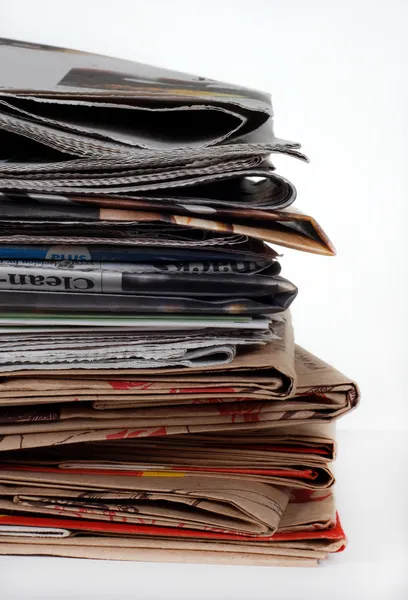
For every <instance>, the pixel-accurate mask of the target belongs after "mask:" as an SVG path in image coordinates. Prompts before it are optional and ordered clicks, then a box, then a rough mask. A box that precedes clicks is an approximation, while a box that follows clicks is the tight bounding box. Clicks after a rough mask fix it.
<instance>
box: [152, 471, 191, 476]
mask: <svg viewBox="0 0 408 600" xmlns="http://www.w3.org/2000/svg"><path fill="white" fill-rule="evenodd" d="M184 475H185V473H176V472H174V471H171V472H168V471H143V473H142V477H184Z"/></svg>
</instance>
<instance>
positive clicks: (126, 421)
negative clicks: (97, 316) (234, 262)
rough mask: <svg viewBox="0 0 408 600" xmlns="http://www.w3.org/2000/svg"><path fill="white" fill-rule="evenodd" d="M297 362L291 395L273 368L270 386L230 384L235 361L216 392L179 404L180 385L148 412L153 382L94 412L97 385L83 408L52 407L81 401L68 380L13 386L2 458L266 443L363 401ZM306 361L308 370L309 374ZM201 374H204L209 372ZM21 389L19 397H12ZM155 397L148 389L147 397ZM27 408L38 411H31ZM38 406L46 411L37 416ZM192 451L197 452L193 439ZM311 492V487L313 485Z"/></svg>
mask: <svg viewBox="0 0 408 600" xmlns="http://www.w3.org/2000/svg"><path fill="white" fill-rule="evenodd" d="M295 356H296V362H295V364H296V367H297V368H298V369H299V373H298V374H297V376H296V377H295V378H294V381H295V382H296V391H295V393H294V394H293V393H292V394H291V393H290V391H289V392H288V391H287V388H286V389H285V379H283V378H282V379H280V381H279V379H277V378H276V366H275V374H274V376H273V377H270V378H268V377H265V376H262V371H259V373H260V376H254V374H252V375H251V376H250V378H249V377H248V373H243V374H242V375H239V374H238V373H234V374H233V376H232V377H231V374H230V375H229V376H227V377H226V376H225V375H226V371H227V370H228V369H229V368H230V367H231V365H233V363H234V361H233V362H232V363H230V364H229V365H225V366H224V370H225V371H224V373H222V377H219V376H216V375H215V373H214V372H213V373H211V376H210V381H211V385H213V386H216V387H215V389H211V390H210V391H209V392H207V393H206V392H205V388H201V389H200V387H199V386H200V384H201V385H203V384H204V382H205V375H204V374H201V375H200V377H198V378H197V380H196V385H198V387H197V388H195V389H194V390H192V389H191V388H190V390H189V394H186V395H185V397H184V402H182V401H181V400H180V397H179V396H178V392H179V389H178V388H175V389H176V394H174V393H172V389H174V384H175V382H174V380H173V379H172V384H173V387H172V388H170V389H169V392H170V394H169V396H170V397H169V398H168V400H167V401H166V400H159V401H158V400H157V398H154V400H155V401H154V402H152V403H151V404H150V405H149V403H147V402H146V401H145V399H144V398H145V396H144V394H142V395H141V396H140V395H139V393H138V392H139V390H140V389H143V388H144V389H145V390H146V389H147V390H149V386H150V384H151V383H153V382H148V381H140V380H138V381H136V382H135V385H134V386H133V388H132V382H131V381H123V380H121V379H118V380H117V381H111V382H110V383H109V384H107V385H106V386H105V387H106V388H108V386H110V387H111V389H112V388H116V389H118V390H121V391H122V392H123V391H125V394H126V396H125V398H124V400H122V396H121V395H120V393H119V394H118V395H116V396H115V395H106V396H105V397H102V398H100V397H99V396H97V397H96V398H95V397H94V398H95V399H94V401H93V402H92V404H90V401H91V400H92V386H93V385H94V383H93V381H92V380H89V381H87V382H85V381H84V382H82V384H81V385H82V386H83V387H84V389H85V390H86V392H87V395H86V396H84V398H85V399H84V400H83V402H78V398H79V397H80V395H75V396H74V395H71V394H69V395H67V396H65V398H63V401H62V402H61V403H59V404H58V403H55V399H56V398H58V400H60V398H61V396H62V394H63V393H65V394H66V393H67V392H76V393H78V392H79V390H78V389H76V390H75V388H73V387H71V389H69V386H67V387H66V388H64V386H65V380H63V381H59V380H51V381H50V382H47V381H46V380H42V381H41V382H40V383H39V384H38V383H37V382H36V381H34V382H32V383H31V382H30V380H28V381H27V382H26V383H25V382H24V380H23V381H22V383H20V382H19V381H18V380H17V381H16V384H13V383H12V382H11V381H8V382H6V383H5V384H3V385H4V386H5V387H2V392H1V393H2V397H3V398H4V400H2V403H3V405H5V406H6V407H15V408H12V409H11V410H10V408H5V409H3V411H4V412H3V414H4V416H5V419H6V424H4V425H2V427H1V431H2V433H3V438H2V439H1V440H0V450H1V451H8V450H14V449H23V448H36V447H38V448H40V447H47V446H59V445H61V444H76V443H82V442H98V441H103V442H104V443H105V442H109V443H110V442H112V441H115V440H131V439H135V438H150V437H153V438H156V437H159V438H161V437H166V436H171V437H172V436H180V435H181V434H190V435H192V436H193V438H195V436H196V435H197V434H212V433H214V434H215V433H217V435H218V436H220V437H219V439H220V438H221V439H222V436H223V435H224V433H223V432H225V435H226V436H227V438H226V439H230V438H228V436H229V435H230V434H231V433H232V432H235V435H238V436H240V435H242V434H245V432H247V433H253V432H254V431H258V432H260V435H265V432H266V431H267V430H271V429H272V428H275V427H276V428H281V427H282V426H287V425H290V426H291V427H294V426H299V425H302V424H306V423H313V424H318V423H328V422H331V421H333V420H335V419H337V418H339V417H340V416H342V415H344V414H346V413H348V412H349V411H350V410H352V409H353V408H355V406H356V405H357V403H358V399H359V396H358V389H357V387H356V385H355V384H354V383H353V382H351V381H350V380H349V379H348V378H347V377H345V376H344V375H342V374H341V373H339V372H337V371H335V370H334V369H333V368H332V367H329V365H326V364H325V363H323V362H322V361H320V360H319V359H317V358H316V357H313V355H311V354H309V353H306V352H305V351H304V350H303V349H301V348H297V349H296V353H295ZM276 358H277V356H276ZM306 359H307V363H308V368H307V369H306V370H304V364H305V362H306ZM275 365H276V363H275ZM281 368H282V367H281ZM202 371H203V372H205V368H203V369H202ZM284 372H285V371H284ZM286 373H288V371H286ZM188 380H189V384H190V385H191V384H192V383H193V381H194V378H193V380H191V377H188ZM227 382H228V385H231V388H230V389H229V390H228V388H226V387H223V386H225V384H226V383H227ZM185 383H186V382H184V384H185ZM40 385H42V386H43V388H45V390H46V391H47V393H48V394H50V393H51V394H52V399H53V400H54V403H51V404H50V397H49V396H48V395H44V401H42V400H41V398H40V397H38V391H39V386H40ZM72 385H73V382H71V386H72ZM74 385H75V384H74ZM98 385H99V382H96V386H97V387H98ZM207 385H208V384H207ZM233 386H238V387H237V391H238V392H239V394H238V397H235V393H236V392H235V388H234V387H233ZM13 388H14V389H13ZM16 388H17V390H16V391H14V390H15V389H16ZM30 388H31V389H32V392H31V393H33V394H35V395H34V396H32V397H30V396H28V394H29V393H30ZM86 388H87V389H86ZM253 388H255V390H256V391H258V390H259V389H260V391H261V397H260V399H258V398H259V396H258V398H257V393H253ZM58 389H60V390H61V391H60V392H59V394H61V395H58V391H57V390H58ZM132 389H133V391H135V390H136V394H135V395H134V396H133V398H132V396H131V395H129V390H132ZM3 390H4V391H3ZM23 390H24V392H23ZM225 390H227V393H225ZM151 391H152V390H151V389H150V390H149V392H151ZM181 391H183V390H182V389H181ZM192 391H193V393H191V392H192ZM200 391H201V392H202V394H201V397H200V398H196V397H195V394H194V392H196V393H197V392H200ZM223 391H224V394H223V395H222V392H223ZM11 393H13V394H19V395H22V394H24V400H23V402H24V404H23V406H25V407H26V408H24V409H23V408H22V406H21V405H20V406H21V408H19V404H18V402H16V399H15V397H13V396H11V395H10V394H11ZM243 394H245V395H243ZM186 396H187V397H186ZM203 396H204V398H203ZM220 396H221V397H220ZM162 397H163V396H162ZM140 398H141V399H140ZM145 402H146V404H144V403H145ZM29 403H31V405H34V406H31V408H30V404H29ZM40 404H43V405H44V406H43V407H42V408H40V406H39V405H40ZM35 405H37V406H38V408H36V407H35ZM27 407H28V408H27ZM175 439H177V438H175ZM192 443H193V444H194V439H193V442H192ZM166 464H167V463H166ZM305 464H306V467H307V466H313V465H314V466H316V461H314V462H313V464H312V463H310V462H308V461H307V459H306V460H305ZM297 475H299V474H297ZM308 477H309V476H308ZM308 477H306V478H303V479H304V481H303V483H304V485H307V478H308ZM309 479H312V480H313V481H314V480H318V476H315V475H311V476H310V477H309ZM318 481H320V482H322V484H323V485H330V484H331V482H332V481H333V478H332V474H331V473H330V472H329V471H327V469H326V470H325V472H323V471H321V472H320V480H318ZM292 483H293V482H292ZM310 485H311V486H312V487H313V482H312V483H311V484H310Z"/></svg>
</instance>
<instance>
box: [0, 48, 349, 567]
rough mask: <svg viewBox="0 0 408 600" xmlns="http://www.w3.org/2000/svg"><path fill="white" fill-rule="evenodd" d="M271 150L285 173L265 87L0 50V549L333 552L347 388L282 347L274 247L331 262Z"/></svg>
mask: <svg viewBox="0 0 408 600" xmlns="http://www.w3.org/2000/svg"><path fill="white" fill-rule="evenodd" d="M275 153H280V154H282V153H283V154H287V155H289V156H292V157H295V158H298V159H301V160H307V159H306V157H305V156H304V154H303V153H302V152H301V150H300V146H299V144H297V143H294V142H289V141H286V140H283V139H280V138H277V137H276V136H275V135H274V132H273V110H272V105H271V99H270V96H269V95H268V94H267V93H264V92H260V91H257V90H252V89H249V88H246V87H242V86H238V85H234V84H228V83H222V82H218V81H215V80H212V79H208V78H205V77H200V76H193V75H188V74H185V73H180V72H177V71H170V70H167V69H161V68H158V67H152V66H149V65H144V64H139V63H134V62H130V61H126V60H120V59H115V58H110V57H106V56H100V55H94V54H89V53H86V52H80V51H76V50H70V49H66V48H57V47H53V46H46V45H42V44H35V43H28V42H22V41H17V40H10V39H3V38H1V39H0V554H22V555H30V554H34V555H50V556H71V557H83V558H99V559H117V560H152V561H172V562H204V563H240V564H254V565H258V564H259V565H273V564H277V565H290V566H303V565H305V566H313V565H316V564H317V563H318V562H319V561H320V560H321V559H324V558H325V557H326V556H327V555H328V554H330V553H335V552H338V551H341V550H343V549H344V547H345V545H346V538H345V534H344V532H343V530H342V527H341V524H340V521H339V517H338V514H337V511H336V507H335V500H334V496H333V484H334V475H333V472H332V466H331V463H332V461H333V460H334V458H335V455H336V444H335V434H334V424H333V422H334V421H335V420H336V419H337V418H339V417H341V416H342V415H344V414H346V413H348V412H350V411H351V410H352V409H354V408H355V407H356V406H357V404H358V401H359V391H358V388H357V386H356V384H355V383H354V382H353V381H352V380H350V379H349V378H348V377H346V376H344V375H343V374H341V373H340V372H338V371H337V370H336V369H334V368H333V367H332V366H330V365H328V364H327V363H325V362H324V361H322V360H320V359H319V358H317V357H316V356H314V355H312V354H310V353H309V352H307V351H306V350H305V349H303V348H301V347H299V346H297V345H296V344H295V342H294V334H293V329H292V324H291V317H290V311H289V307H290V306H291V304H292V302H293V301H294V299H295V298H296V295H297V288H296V285H295V284H294V283H292V282H290V281H288V280H287V279H286V278H285V273H284V270H283V273H282V272H281V271H282V269H281V262H282V263H283V260H281V256H280V254H279V251H278V249H277V247H288V248H292V249H297V250H301V251H305V252H311V253H315V254H322V255H333V254H334V253H335V250H334V247H333V244H332V243H331V241H330V240H329V238H328V236H327V235H326V233H325V232H324V230H323V229H322V228H321V226H320V225H319V224H318V222H317V221H316V220H315V218H314V217H313V216H311V215H307V214H304V213H302V212H301V211H299V210H297V209H296V208H294V207H293V203H294V201H295V199H296V189H295V187H294V186H293V184H292V183H291V182H290V181H288V180H287V179H286V178H285V177H282V176H281V175H280V174H278V173H277V172H276V169H275V167H274V165H273V163H272V162H271V155H273V154H275ZM270 243H272V244H273V245H274V248H271V247H270V246H269V244H270Z"/></svg>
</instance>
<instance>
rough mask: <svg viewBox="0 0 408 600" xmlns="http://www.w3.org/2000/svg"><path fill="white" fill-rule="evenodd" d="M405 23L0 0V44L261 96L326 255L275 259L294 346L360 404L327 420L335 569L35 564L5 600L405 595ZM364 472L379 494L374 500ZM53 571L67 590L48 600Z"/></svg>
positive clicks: (149, 0) (302, 1)
mask: <svg viewBox="0 0 408 600" xmlns="http://www.w3.org/2000/svg"><path fill="white" fill-rule="evenodd" d="M407 25H408V1H407V0H351V1H350V0H264V1H262V0H245V1H244V0H235V1H234V0H229V1H228V0H216V1H214V0H203V1H201V2H199V1H197V0H195V1H194V0H185V1H183V0H144V1H138V0H129V1H126V0H110V1H107V0H70V1H61V0H52V1H46V0H26V1H23V0H13V1H12V2H10V1H9V0H7V1H6V0H0V36H3V37H10V38H16V39H22V40H27V41H33V42H41V43H49V44H53V45H61V46H68V47H72V48H77V49H82V50H88V51H91V52H96V53H101V54H110V55H113V56H118V57H123V58H127V59H132V60H136V61H139V62H146V63H150V64H155V65H159V66H163V67H168V68H173V69H177V70H180V71H187V72H191V73H195V74H198V75H205V76H208V77H211V78H214V79H220V80H224V81H228V82H235V83H238V84H243V85H246V86H248V87H254V88H259V89H264V90H266V91H270V92H272V98H273V104H274V109H275V131H276V133H277V135H279V136H280V137H284V138H287V139H292V140H296V141H300V142H301V143H302V144H303V148H304V151H305V152H306V153H307V154H308V156H309V157H310V159H311V163H310V165H304V164H302V163H300V162H297V161H295V160H294V159H289V158H284V157H279V159H278V158H276V160H275V164H276V165H277V167H278V168H279V170H280V172H281V173H282V174H283V175H284V176H286V177H288V178H289V179H291V180H292V181H293V182H294V183H295V185H296V187H297V188H298V201H297V206H298V207H299V208H301V209H302V210H304V211H305V212H309V213H312V214H313V215H314V216H315V217H316V218H317V220H318V221H319V222H320V224H321V225H323V227H324V228H325V229H326V231H327V233H328V234H329V236H330V237H331V239H332V240H333V242H334V244H335V246H336V247H337V250H338V256H336V257H335V258H326V257H320V256H312V255H307V254H302V253H299V252H293V251H292V252H291V251H285V252H284V259H283V260H282V263H283V268H284V275H286V276H287V277H288V278H289V279H292V280H293V281H294V282H295V283H296V284H297V285H298V286H299V288H300V292H299V296H298V299H297V300H296V302H295V306H294V308H293V313H294V318H295V328H296V337H297V341H298V342H299V343H300V344H302V345H304V346H306V347H307V348H308V349H309V350H311V351H313V352H314V353H316V354H318V355H320V356H321V357H322V358H324V359H325V360H326V361H328V362H332V363H333V364H334V365H335V366H336V367H337V368H338V369H340V370H341V371H343V372H345V373H346V374H348V375H350V376H351V377H354V378H355V379H356V380H358V382H359V384H360V386H361V389H362V392H363V399H362V403H361V406H360V408H359V410H358V411H356V412H354V413H352V414H351V415H349V416H348V417H346V418H344V419H343V420H342V421H340V423H339V428H341V429H344V428H345V429H353V430H355V432H354V433H351V432H350V433H348V432H344V434H343V435H342V437H341V439H342V440H344V442H343V443H347V444H351V447H347V448H345V449H344V450H343V453H342V450H341V447H340V461H339V462H340V464H339V479H340V483H341V484H342V485H343V486H344V487H343V488H340V492H339V504H340V506H341V508H342V509H343V516H344V518H343V521H344V524H345V525H346V528H347V526H349V530H348V532H349V534H350V538H351V541H350V549H349V552H348V553H345V554H344V558H343V557H342V558H341V559H338V562H337V563H336V568H334V567H331V569H330V568H327V567H325V568H324V569H323V571H321V572H320V571H319V573H316V572H315V571H313V573H311V572H308V574H307V575H305V574H304V571H302V574H299V571H296V572H292V573H296V577H294V576H293V574H292V575H290V576H289V571H283V572H282V571H281V570H279V569H276V570H273V569H272V570H262V569H261V570H259V569H246V570H245V569H244V570H242V569H239V568H232V569H228V568H221V567H203V568H200V567H191V568H187V567H183V566H178V567H174V568H171V567H170V566H155V565H145V566H142V565H131V567H130V566H129V565H125V564H119V565H113V564H109V563H106V564H105V566H104V568H101V564H102V563H94V562H72V561H55V560H54V561H53V562H52V560H51V559H50V560H51V562H49V561H48V562H46V563H44V562H42V563H41V565H44V564H46V565H47V568H46V569H44V567H42V570H41V567H40V568H39V570H38V567H39V564H40V563H38V562H35V559H28V562H27V560H26V561H25V562H21V561H17V562H16V561H15V559H3V562H0V571H1V569H2V565H4V567H3V568H4V574H5V576H6V580H5V583H6V592H4V593H3V596H2V593H1V588H0V598H1V599H2V600H3V598H6V597H7V598H9V597H10V598H11V597H13V598H20V597H21V598H28V597H47V598H48V597H50V598H51V597H54V598H56V597H66V598H71V597H74V594H75V593H76V594H77V596H76V597H77V598H79V597H82V596H81V594H80V588H81V587H82V592H83V594H84V595H83V597H84V598H85V597H86V598H88V597H91V594H92V590H93V592H94V593H95V594H96V596H98V597H99V598H102V597H103V598H105V597H106V598H119V597H120V598H125V597H129V598H136V597H137V598H149V599H150V598H151V599H153V598H161V597H162V598H165V597H167V598H177V597H179V598H200V599H201V598H210V597H211V598H212V599H213V600H216V599H217V598H218V597H219V598H230V597H231V598H235V600H238V599H239V598H249V597H253V598H257V599H258V598H261V597H262V598H275V597H276V598H279V599H287V600H292V598H293V600H294V599H295V598H307V599H309V598H310V599H312V598H313V599H314V600H318V598H320V597H322V598H323V597H324V598H327V597H329V595H330V596H331V597H333V598H334V597H339V598H340V597H342V594H343V593H344V597H348V598H352V599H354V598H355V599H356V600H360V599H363V598H364V599H365V598H379V599H383V598H384V599H385V598H387V599H388V598H390V599H391V600H393V599H394V598H401V599H402V598H406V597H407V596H408V591H407V590H408V585H407V579H406V576H405V575H404V573H403V571H402V568H403V559H404V558H405V559H406V558H407V557H406V555H405V554H404V552H406V549H407V544H406V541H407V537H406V536H407V529H406V527H407V520H406V516H405V512H404V502H403V501H402V499H405V498H406V484H405V481H404V470H405V471H406V462H405V461H406V458H407V456H406V444H405V441H404V436H403V434H402V433H400V434H397V432H396V433H395V434H393V433H392V431H394V430H399V429H401V430H406V429H407V421H406V418H407V415H408V412H407V410H406V403H407V398H406V386H404V378H405V377H406V372H407V358H406V357H407V353H406V351H405V347H404V342H405V337H406V335H407V333H408V328H407V310H406V306H407V300H406V294H408V288H407V264H406V263H407V251H406V244H404V241H406V239H407V234H406V228H407V226H408V223H407V209H406V204H407V202H408V198H407V187H406V185H405V183H406V165H407V154H408V150H407V148H408V145H407V132H408V128H407V104H408V103H407V89H408V87H407V54H408V41H407V40H408V37H407V34H406V30H407ZM0 68H1V65H0ZM404 167H405V168H404ZM369 430H389V431H390V433H389V434H388V436H386V437H384V438H383V437H382V434H380V433H378V434H373V433H370V432H369ZM382 439H384V440H385V441H384V442H382V443H381V440H382ZM352 444H356V446H355V447H353V446H352ZM370 456H371V458H370ZM342 457H344V458H342ZM373 457H374V458H373ZM404 459H405V460H404ZM358 461H361V462H358ZM387 461H393V464H394V467H393V468H392V469H394V470H392V469H391V470H392V474H389V469H390V466H389V463H387ZM398 469H400V470H398ZM377 471H378V473H379V474H378V473H377ZM394 471H395V472H394ZM387 473H388V474H387ZM348 474H349V475H348ZM374 476H375V477H378V478H379V479H378V480H381V481H383V482H384V485H388V486H392V488H385V489H384V488H382V489H381V491H380V490H379V489H377V490H376V489H375V486H373V481H374V479H373V478H374ZM401 482H402V483H401ZM350 489H352V490H353V491H354V492H355V494H356V496H355V497H353V496H352V495H351V494H350ZM367 502H368V503H369V505H367ZM390 518H391V525H389V527H388V528H387V526H386V523H387V522H389V519H390ZM43 560H44V559H43ZM33 561H34V562H33ZM74 564H75V565H76V566H75V568H74V567H72V570H71V565H74ZM23 565H24V567H23ZM56 565H59V566H56ZM23 569H27V579H26V580H24V579H21V578H20V575H21V573H22V570H23ZM130 569H131V570H130ZM47 571H48V573H54V575H50V579H48V582H49V587H48V588H46V586H45V585H43V587H42V588H41V587H39V588H37V587H36V585H37V584H38V582H41V581H43V582H44V577H45V573H46V572H47ZM71 573H72V575H73V578H70V574H71ZM132 573H133V576H132ZM87 574H88V578H87ZM58 576H61V577H64V578H68V579H66V580H65V581H61V583H60V585H61V588H60V589H59V592H58V591H57V587H56V586H57V585H58V581H57V577H58ZM2 577H3V573H1V574H0V581H2ZM31 578H32V579H31ZM295 580H296V581H295ZM3 581H4V579H3ZM30 581H32V582H33V586H31V584H30ZM115 582H117V584H118V586H119V587H117V588H116V587H115ZM138 582H139V583H140V584H141V587H140V586H139V585H138ZM7 584H8V586H9V587H8V588H7ZM76 584H78V585H79V586H80V587H78V585H77V586H76V587H75V585H76ZM177 584H178V585H179V588H178V589H177V587H176V585H177ZM0 585H1V584H0ZM194 585H196V587H195V588H194ZM47 589H48V591H47ZM115 590H116V591H115ZM119 590H120V591H119ZM7 591H8V592H9V593H10V594H13V595H12V596H11V595H10V596H8V595H6V593H7ZM30 592H31V593H30ZM105 593H106V596H105V595H104V594H105ZM320 593H321V594H322V595H321V596H320ZM65 594H66V595H65ZM88 594H89V595H88ZM96 596H95V597H96Z"/></svg>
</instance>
